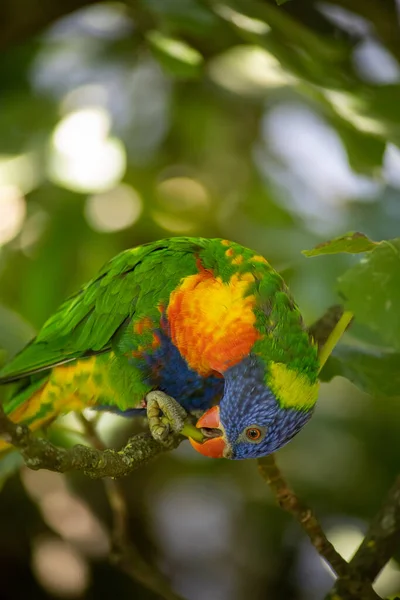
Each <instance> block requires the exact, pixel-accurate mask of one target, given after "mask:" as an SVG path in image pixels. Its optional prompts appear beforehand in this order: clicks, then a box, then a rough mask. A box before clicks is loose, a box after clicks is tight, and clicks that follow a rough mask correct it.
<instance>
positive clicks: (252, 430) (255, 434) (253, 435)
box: [245, 427, 264, 442]
mask: <svg viewBox="0 0 400 600" xmlns="http://www.w3.org/2000/svg"><path fill="white" fill-rule="evenodd" d="M245 433H246V437H247V439H248V440H249V441H250V442H259V441H261V438H262V437H264V436H263V432H262V431H261V429H260V428H259V427H248V428H247V429H246V431H245Z"/></svg>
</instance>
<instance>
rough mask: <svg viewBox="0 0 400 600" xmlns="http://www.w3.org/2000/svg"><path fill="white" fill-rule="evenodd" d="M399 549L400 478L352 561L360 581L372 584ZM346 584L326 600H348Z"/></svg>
mask: <svg viewBox="0 0 400 600" xmlns="http://www.w3.org/2000/svg"><path fill="white" fill-rule="evenodd" d="M399 548H400V476H399V477H397V479H396V481H395V483H394V485H393V486H392V488H391V489H390V490H389V492H388V494H387V496H386V498H385V500H384V502H383V503H382V506H381V508H380V509H379V511H378V513H377V514H376V516H375V517H374V518H373V519H372V522H371V524H370V526H369V528H368V531H367V533H366V535H365V537H364V539H363V541H362V543H361V545H360V547H359V548H358V550H357V552H356V553H355V555H354V556H353V558H352V560H351V561H350V567H351V570H352V572H353V573H355V575H356V577H357V578H358V579H359V580H362V581H364V582H370V583H372V582H373V581H374V580H375V578H376V577H377V576H378V575H379V573H380V571H381V570H382V568H383V567H384V566H385V565H386V563H387V562H388V561H389V560H390V558H391V557H392V556H393V554H394V553H395V552H396V551H397V550H399ZM345 588H346V582H345V581H343V580H342V579H341V578H339V579H338V581H337V582H336V584H335V587H334V588H333V590H332V591H331V592H330V594H329V595H328V596H327V598H326V600H347V596H346V595H345V591H344V590H345Z"/></svg>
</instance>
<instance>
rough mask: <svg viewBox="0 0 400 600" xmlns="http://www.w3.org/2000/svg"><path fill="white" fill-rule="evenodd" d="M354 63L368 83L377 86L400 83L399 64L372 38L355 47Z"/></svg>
mask: <svg viewBox="0 0 400 600" xmlns="http://www.w3.org/2000/svg"><path fill="white" fill-rule="evenodd" d="M353 62H354V64H355V66H356V69H357V71H358V73H359V74H360V75H361V76H362V77H363V78H364V79H365V80H366V81H370V82H372V83H377V84H384V83H397V82H398V81H399V78H400V67H399V63H398V62H397V60H396V59H395V58H394V56H393V55H392V54H390V52H388V50H386V48H385V47H384V46H382V44H380V43H379V42H377V41H376V40H374V39H372V38H366V39H365V40H364V41H363V42H361V43H360V44H358V45H357V46H356V47H355V49H354V51H353Z"/></svg>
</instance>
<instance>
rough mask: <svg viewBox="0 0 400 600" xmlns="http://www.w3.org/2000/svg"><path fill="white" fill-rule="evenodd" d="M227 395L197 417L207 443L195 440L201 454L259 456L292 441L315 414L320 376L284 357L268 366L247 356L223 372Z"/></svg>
mask: <svg viewBox="0 0 400 600" xmlns="http://www.w3.org/2000/svg"><path fill="white" fill-rule="evenodd" d="M224 378H225V388H224V395H223V398H222V400H221V402H220V404H219V406H213V407H212V408H210V409H209V410H208V411H206V412H205V413H204V414H203V415H202V417H200V419H199V420H198V422H197V427H198V428H200V429H201V430H202V432H203V435H204V441H203V442H202V443H199V442H196V441H194V440H192V439H191V440H190V441H191V444H192V446H193V447H194V448H195V449H196V450H197V451H198V452H200V453H201V454H203V455H205V456H210V457H212V458H230V459H244V458H259V457H261V456H266V455H268V454H271V453H272V452H275V450H278V449H279V448H281V447H282V446H284V445H285V444H287V443H288V442H289V441H290V440H291V439H292V438H293V437H294V436H295V435H296V434H297V433H298V432H299V431H300V430H301V429H302V428H303V427H304V425H305V424H306V423H307V422H308V421H309V419H310V418H311V416H312V414H313V410H314V406H315V402H316V398H317V393H318V382H314V383H310V380H309V378H308V377H307V374H305V373H302V372H301V371H298V370H294V369H288V368H287V366H286V365H284V364H283V363H272V362H271V363H269V365H268V366H267V367H265V366H264V363H263V362H262V361H261V360H260V359H259V358H258V357H257V356H254V355H253V356H252V355H250V356H248V357H246V358H245V359H243V360H242V361H241V362H240V363H238V364H237V365H235V366H233V367H231V368H230V369H228V370H227V371H226V372H225V373H224Z"/></svg>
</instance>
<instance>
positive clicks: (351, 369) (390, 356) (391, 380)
mask: <svg viewBox="0 0 400 600" xmlns="http://www.w3.org/2000/svg"><path fill="white" fill-rule="evenodd" d="M399 365H400V354H399V353H396V352H385V351H382V350H366V349H364V348H353V347H350V346H338V347H337V348H335V350H334V351H333V353H332V355H331V356H330V357H329V359H328V361H327V363H326V365H325V366H324V368H323V369H322V371H321V373H320V379H321V381H330V380H331V379H333V378H334V377H336V376H341V377H345V378H346V379H349V380H350V381H351V382H352V383H354V385H356V386H357V387H358V388H359V389H360V390H362V391H364V392H366V393H368V394H370V395H371V396H378V397H382V396H384V397H389V398H396V397H399V398H400V369H399Z"/></svg>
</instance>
